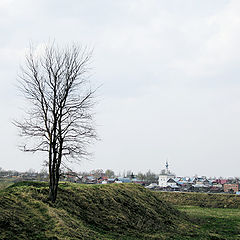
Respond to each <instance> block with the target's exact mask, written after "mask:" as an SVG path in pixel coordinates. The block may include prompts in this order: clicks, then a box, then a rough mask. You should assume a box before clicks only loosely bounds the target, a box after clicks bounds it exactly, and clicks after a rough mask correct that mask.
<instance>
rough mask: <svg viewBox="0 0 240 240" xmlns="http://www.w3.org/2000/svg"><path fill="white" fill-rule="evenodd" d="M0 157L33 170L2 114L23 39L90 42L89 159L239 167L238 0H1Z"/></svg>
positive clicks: (200, 168)
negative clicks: (92, 134) (94, 96)
mask: <svg viewBox="0 0 240 240" xmlns="http://www.w3.org/2000/svg"><path fill="white" fill-rule="evenodd" d="M0 33H1V38H0V83H1V85H0V116H1V118H0V126H1V133H0V149H1V158H0V167H2V168H4V169H16V170H19V171H23V170H27V169H30V168H33V169H35V170H40V169H41V168H42V167H41V164H42V159H43V156H42V155H38V154H35V155H32V154H28V153H22V152H20V151H19V150H18V148H17V145H18V144H19V141H20V139H19V137H18V135H17V130H16V129H15V127H14V126H13V125H12V124H11V121H12V120H13V119H14V118H16V117H18V116H20V115H21V114H22V111H21V98H20V97H19V93H18V91H17V89H16V87H15V85H16V79H17V74H18V72H19V65H20V64H21V63H23V60H24V56H25V53H26V51H27V48H28V46H29V43H30V42H32V43H34V45H35V46H41V45H42V44H44V43H47V42H48V41H49V40H52V39H55V41H56V42H57V43H58V44H59V45H64V44H67V43H71V42H78V43H80V44H83V45H87V46H89V47H91V48H94V54H93V63H92V68H93V69H92V72H91V74H92V77H91V80H92V82H93V84H94V85H96V86H97V85H99V84H103V86H102V87H101V89H100V90H99V92H98V96H99V100H100V101H99V104H98V106H97V108H96V113H97V114H96V122H97V130H98V134H99V136H100V138H101V141H99V142H98V143H97V144H95V145H94V146H93V151H94V156H93V157H92V161H83V162H82V163H81V164H80V165H79V166H74V169H75V170H77V171H83V170H91V169H97V168H102V169H107V168H110V169H113V170H114V171H115V172H116V173H117V172H119V171H123V170H129V169H130V170H132V171H134V172H135V173H137V172H138V171H142V172H145V171H147V170H148V169H150V170H151V171H154V172H156V173H158V172H160V170H161V169H162V168H163V167H164V163H165V161H166V159H167V158H168V160H169V168H170V169H171V170H172V171H174V172H175V173H176V174H177V175H188V176H191V175H194V174H199V175H207V176H240V171H239V169H240V47H239V43H240V1H239V0H233V1H231V0H229V1H227V0H211V1H209V0H195V1H192V0H182V1H179V0H121V1H118V0H101V1H100V0H71V1H66V0H51V1H46V0H42V1H34V0H21V1H19V0H1V1H0Z"/></svg>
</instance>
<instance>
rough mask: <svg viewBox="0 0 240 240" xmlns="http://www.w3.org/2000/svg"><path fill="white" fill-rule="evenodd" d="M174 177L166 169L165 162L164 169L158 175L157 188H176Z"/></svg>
mask: <svg viewBox="0 0 240 240" xmlns="http://www.w3.org/2000/svg"><path fill="white" fill-rule="evenodd" d="M175 177H176V176H175V175H174V174H173V173H171V172H170V171H169V169H168V161H166V169H163V170H162V171H161V173H160V175H159V178H158V185H159V187H163V188H165V187H168V186H170V187H175V186H176V182H175V181H174V178H175Z"/></svg>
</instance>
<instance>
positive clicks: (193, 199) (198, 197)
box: [155, 192, 240, 208]
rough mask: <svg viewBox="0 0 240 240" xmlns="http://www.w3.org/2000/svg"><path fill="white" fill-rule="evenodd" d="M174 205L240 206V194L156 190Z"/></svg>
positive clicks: (157, 193) (161, 196)
mask: <svg viewBox="0 0 240 240" xmlns="http://www.w3.org/2000/svg"><path fill="white" fill-rule="evenodd" d="M155 194H156V195H158V196H160V198H161V199H162V200H164V201H166V202H168V203H171V204H172V205H177V206H199V207H208V208H240V196H238V195H234V194H216V193H181V192H155Z"/></svg>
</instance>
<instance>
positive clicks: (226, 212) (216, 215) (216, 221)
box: [178, 206, 240, 240]
mask: <svg viewBox="0 0 240 240" xmlns="http://www.w3.org/2000/svg"><path fill="white" fill-rule="evenodd" d="M178 209H179V210H180V211H182V212H184V213H186V214H187V215H188V216H189V217H190V218H191V219H192V220H193V222H195V223H197V224H198V226H199V228H200V231H203V232H208V233H209V235H210V236H211V239H228V240H237V239H240V210H239V209H222V208H203V207H197V206H180V207H178Z"/></svg>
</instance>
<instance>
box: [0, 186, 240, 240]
mask: <svg viewBox="0 0 240 240" xmlns="http://www.w3.org/2000/svg"><path fill="white" fill-rule="evenodd" d="M162 196H163V195H162V194H156V193H155V192H152V191H150V190H147V189H145V188H143V187H141V186H139V185H135V184H109V185H80V184H72V183H60V185H59V192H58V198H57V202H56V203H55V204H52V203H51V202H49V201H48V185H47V183H42V182H20V183H16V184H14V185H12V186H10V187H8V188H6V189H4V190H1V191H0V239H6V240H9V239H29V240H31V239H64V240H65V239H69V240H70V239H89V240H94V239H109V240H110V239H121V240H137V239H163V240H170V239H176V240H187V239H189V240H190V239H199V240H201V239H202V240H205V239H206V240H207V239H209V240H210V239H240V238H239V235H238V234H239V224H238V222H239V220H240V219H239V209H215V210H214V209H208V208H201V207H198V206H191V207H186V206H177V207H173V206H172V205H170V204H169V203H167V202H166V201H164V200H163V198H162ZM214 211H215V212H214ZM221 211H222V212H221ZM224 211H225V212H224ZM226 216H227V217H226ZM224 226H225V228H224ZM229 236H231V238H230V237H229ZM234 237H235V238H234Z"/></svg>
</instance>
